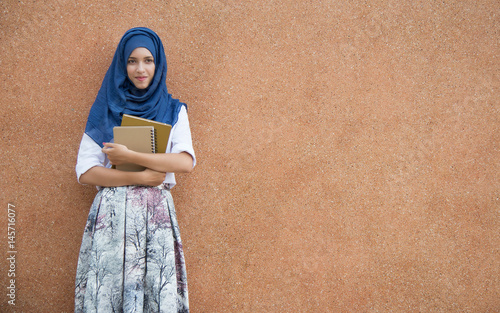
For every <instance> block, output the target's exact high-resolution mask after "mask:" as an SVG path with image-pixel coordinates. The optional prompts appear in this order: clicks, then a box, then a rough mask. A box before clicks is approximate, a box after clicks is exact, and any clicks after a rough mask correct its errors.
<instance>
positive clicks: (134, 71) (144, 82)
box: [127, 48, 155, 89]
mask: <svg viewBox="0 0 500 313" xmlns="http://www.w3.org/2000/svg"><path fill="white" fill-rule="evenodd" d="M154 61H155V60H154V58H153V55H152V54H151V52H149V50H148V49H146V48H136V49H135V50H134V51H132V53H131V54H130V56H129V57H128V60H127V75H128V78H129V79H130V81H131V82H132V83H133V84H134V85H135V87H137V88H138V89H144V88H147V87H148V86H149V84H151V81H152V80H153V77H154V75H155V62H154Z"/></svg>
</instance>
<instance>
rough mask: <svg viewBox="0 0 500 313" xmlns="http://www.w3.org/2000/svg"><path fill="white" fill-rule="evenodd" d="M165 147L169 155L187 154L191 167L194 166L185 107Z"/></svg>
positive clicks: (194, 157)
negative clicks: (191, 162)
mask: <svg viewBox="0 0 500 313" xmlns="http://www.w3.org/2000/svg"><path fill="white" fill-rule="evenodd" d="M167 146H168V147H169V148H170V151H168V150H169V149H167V152H170V153H181V152H187V153H189V154H190V155H191V157H192V158H193V167H194V166H195V165H196V156H195V154H194V149H193V141H192V138H191V129H190V127H189V119H188V115H187V110H186V107H184V106H183V107H182V108H181V111H180V112H179V117H178V119H177V123H175V125H174V127H173V128H172V132H171V135H170V138H169V144H168V145H167Z"/></svg>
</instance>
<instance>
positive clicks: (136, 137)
mask: <svg viewBox="0 0 500 313" xmlns="http://www.w3.org/2000/svg"><path fill="white" fill-rule="evenodd" d="M113 136H114V142H115V143H119V144H122V145H124V146H126V147H127V148H129V149H130V150H134V151H137V152H143V153H155V148H156V144H155V128H154V127H153V126H116V127H113ZM115 168H116V169H118V170H121V171H127V172H139V171H142V170H144V169H145V167H144V166H140V165H137V164H130V163H129V164H121V165H116V167H115Z"/></svg>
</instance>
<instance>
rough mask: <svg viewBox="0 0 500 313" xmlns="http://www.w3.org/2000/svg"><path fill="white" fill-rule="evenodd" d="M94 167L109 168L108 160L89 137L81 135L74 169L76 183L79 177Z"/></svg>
mask: <svg viewBox="0 0 500 313" xmlns="http://www.w3.org/2000/svg"><path fill="white" fill-rule="evenodd" d="M94 166H102V167H110V164H109V160H108V158H107V157H106V154H105V153H103V152H102V151H101V147H100V146H99V145H98V144H97V143H96V142H95V141H94V140H93V139H92V138H90V137H89V135H87V134H83V137H82V141H81V142H80V149H79V150H78V158H77V160H76V167H75V171H76V177H77V180H78V182H80V176H82V174H84V173H85V172H87V171H88V170H89V169H91V168H92V167H94Z"/></svg>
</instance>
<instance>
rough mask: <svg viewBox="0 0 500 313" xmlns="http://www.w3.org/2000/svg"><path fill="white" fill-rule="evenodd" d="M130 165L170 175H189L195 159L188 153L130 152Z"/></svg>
mask: <svg viewBox="0 0 500 313" xmlns="http://www.w3.org/2000/svg"><path fill="white" fill-rule="evenodd" d="M129 151H130V150H129ZM128 163H134V164H138V165H142V166H145V167H147V168H149V169H152V170H155V171H159V172H169V173H189V172H191V171H192V169H193V157H191V155H190V154H189V153H187V152H181V153H157V154H152V153H140V152H135V151H130V153H129V155H128Z"/></svg>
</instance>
